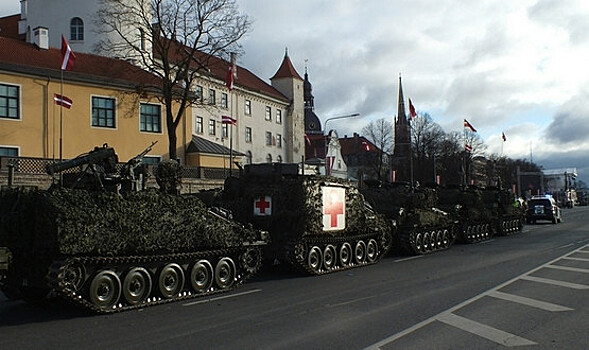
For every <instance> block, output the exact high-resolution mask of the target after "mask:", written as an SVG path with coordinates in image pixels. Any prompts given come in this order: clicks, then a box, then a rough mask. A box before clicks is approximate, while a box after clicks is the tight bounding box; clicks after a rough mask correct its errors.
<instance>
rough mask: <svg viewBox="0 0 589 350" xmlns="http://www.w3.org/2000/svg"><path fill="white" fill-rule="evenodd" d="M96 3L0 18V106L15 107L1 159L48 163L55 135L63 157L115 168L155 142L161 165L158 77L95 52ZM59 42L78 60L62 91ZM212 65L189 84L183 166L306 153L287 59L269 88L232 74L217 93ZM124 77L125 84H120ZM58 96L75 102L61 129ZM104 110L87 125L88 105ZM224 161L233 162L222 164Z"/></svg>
mask: <svg viewBox="0 0 589 350" xmlns="http://www.w3.org/2000/svg"><path fill="white" fill-rule="evenodd" d="M99 3H100V2H99V1H94V0H59V1H54V2H52V3H48V2H47V1H43V0H22V1H21V14H20V15H14V16H6V17H2V18H0V37H2V36H4V37H3V38H1V40H3V45H2V47H3V50H2V52H0V90H1V89H4V90H1V91H0V101H2V99H4V101H7V103H17V104H18V108H17V109H18V110H17V111H16V113H17V114H18V115H19V117H18V118H16V119H15V118H12V117H6V116H2V115H1V114H0V123H2V130H6V132H4V133H3V134H2V135H0V145H4V146H2V147H10V151H7V152H8V153H11V154H13V153H15V150H16V153H18V155H21V156H28V157H55V156H56V153H57V152H56V151H53V150H54V149H55V148H56V146H55V143H56V142H57V143H59V141H55V139H56V136H55V135H56V134H59V133H60V131H61V133H62V137H61V139H62V140H63V149H62V156H63V157H64V158H71V157H74V156H76V155H78V154H80V153H82V152H85V151H87V150H88V149H90V148H91V147H93V146H95V145H101V144H103V143H105V142H107V143H108V144H109V145H112V146H115V147H116V149H117V152H118V153H119V156H120V157H121V158H122V160H124V159H126V157H127V156H129V157H130V156H132V155H133V154H134V153H133V152H134V150H136V149H140V148H142V147H140V146H141V145H144V144H149V143H150V142H151V141H152V140H158V144H157V145H156V147H155V148H154V150H153V151H152V152H151V153H150V155H154V156H155V157H158V158H161V159H166V158H168V156H169V155H168V152H167V144H168V137H167V134H166V133H167V131H166V130H167V127H166V125H165V118H163V115H164V112H165V111H163V110H162V108H163V106H162V104H161V103H159V102H158V99H159V100H161V96H159V95H158V93H157V82H154V80H155V79H157V78H155V76H153V75H151V74H149V73H147V72H146V71H143V70H141V69H139V68H137V67H135V66H133V64H132V63H134V61H133V60H132V59H128V57H127V58H125V59H117V58H114V57H111V58H107V57H104V56H105V55H106V54H105V55H101V53H100V52H96V48H97V43H98V42H99V40H98V34H97V33H100V32H101V28H99V27H97V26H98V24H97V23H96V22H95V18H94V17H95V14H96V12H97V11H98V10H99V8H98V4H99ZM141 30H143V29H141V28H129V30H128V33H129V36H130V38H132V39H133V40H140V39H141V36H140V33H141ZM61 35H64V37H65V38H66V39H68V41H69V44H70V46H71V48H72V50H73V51H74V52H75V53H76V55H77V58H76V62H75V65H74V68H73V70H72V71H65V72H64V76H63V84H61V82H60V81H61V79H60V69H59V67H60V52H59V50H58V49H57V48H59V47H60V45H61ZM103 39H104V38H103ZM6 45H9V46H6ZM10 46H15V47H18V50H22V51H26V52H27V53H26V54H27V55H28V56H26V59H25V58H24V57H18V56H15V55H13V54H12V53H11V52H8V50H6V49H4V48H8V47H10ZM148 49H149V48H148ZM15 50H16V49H15ZM95 61H100V64H97V63H96V62H95ZM211 62H212V64H211V67H209V74H208V75H207V76H206V77H205V76H202V77H201V78H198V79H197V81H196V83H195V84H194V86H192V87H191V89H193V92H194V94H195V95H196V96H197V98H198V99H201V101H200V102H203V103H195V104H194V105H193V106H190V107H188V108H187V110H186V113H185V115H184V117H183V119H182V121H181V124H180V125H179V126H178V128H177V130H176V137H177V139H178V150H177V156H178V158H180V160H181V161H182V162H183V163H184V164H186V165H194V166H207V167H218V168H224V167H228V166H229V167H230V166H232V165H233V166H234V164H233V163H234V162H240V163H261V162H300V161H301V160H302V159H303V156H304V148H305V139H304V91H303V90H304V89H303V79H302V78H301V77H300V76H299V74H298V73H297V72H296V69H295V68H294V66H293V64H292V62H291V60H290V58H289V56H288V54H285V56H284V58H283V60H282V62H281V64H280V66H279V68H278V70H277V72H276V74H275V75H274V76H273V77H272V78H271V79H270V84H268V83H267V82H265V81H264V80H262V79H260V78H259V77H257V76H256V75H255V74H253V73H252V72H250V71H249V70H248V69H246V68H244V67H241V66H237V65H236V66H235V72H236V75H235V83H234V88H233V89H231V90H230V89H228V88H227V87H226V86H225V77H226V75H225V74H226V71H227V67H228V66H229V65H230V64H231V63H230V62H227V61H224V60H221V59H218V58H213V59H212V60H211ZM112 67H118V69H119V70H118V71H117V70H116V69H114V70H113V69H112ZM123 70H124V71H125V75H124V79H121V77H122V76H123V75H122V73H121V72H122V71H123ZM129 72H133V74H134V75H133V74H130V73H129ZM144 80H149V82H146V81H144ZM41 82H43V83H41ZM147 86H151V87H154V89H153V91H144V90H145V87H147ZM62 87H63V95H65V96H67V97H69V98H71V99H72V100H74V104H73V106H72V107H71V109H69V110H65V111H63V110H61V111H60V113H63V115H62V119H61V120H62V121H63V127H62V128H57V127H56V126H54V121H53V118H55V117H54V114H55V113H57V111H56V107H55V106H54V105H53V100H52V96H53V95H52V94H53V93H59V92H61V88H62ZM2 91H4V95H2V93H3V92H2ZM6 91H7V92H6ZM14 93H17V94H18V97H17V98H16V99H15V98H14V97H12V96H11V95H10V94H14ZM41 95H42V96H41ZM123 96H124V98H123ZM40 97H42V98H40ZM103 102H104V103H106V104H107V105H108V106H109V107H108V108H106V109H107V111H103V110H100V111H101V112H100V113H106V114H109V115H111V114H112V115H114V116H115V117H110V119H112V120H110V121H101V122H98V123H106V124H107V125H93V124H92V123H93V121H92V120H93V119H92V118H94V117H93V116H94V115H95V114H96V113H98V114H100V113H99V112H98V111H99V108H98V107H95V106H94V105H93V103H96V104H98V103H103ZM0 103H1V102H0ZM144 104H148V105H149V106H144ZM152 105H155V106H159V108H160V109H159V119H158V118H155V119H157V120H159V124H158V125H157V127H156V126H153V125H152V126H145V123H143V124H141V120H142V119H141V118H142V114H141V111H142V110H143V111H144V115H145V116H147V115H151V114H154V115H158V114H157V113H158V111H157V110H158V108H157V107H154V106H152ZM110 106H114V107H110ZM11 108H12V107H11ZM133 108H135V109H136V110H135V109H133ZM0 109H1V107H0ZM150 113H151V114H150ZM6 114H7V113H6ZM72 115H76V117H75V118H74V117H71V116H72ZM223 116H230V117H231V118H233V119H234V120H235V125H232V124H223V122H222V118H223ZM145 118H147V117H145ZM145 118H144V119H145ZM149 118H150V119H149V120H150V121H151V120H155V119H154V118H152V117H149ZM58 119H59V118H58ZM29 123H31V124H29ZM57 124H59V123H57ZM56 128H57V129H56ZM155 130H157V132H156V131H155ZM59 139H60V137H57V140H59ZM89 147H90V148H89ZM58 148H59V147H58ZM7 149H8V148H7ZM231 153H232V154H233V156H234V158H233V161H230V159H229V155H230V154H231Z"/></svg>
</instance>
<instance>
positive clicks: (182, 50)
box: [154, 44, 289, 102]
mask: <svg viewBox="0 0 589 350" xmlns="http://www.w3.org/2000/svg"><path fill="white" fill-rule="evenodd" d="M189 51H190V48H186V47H184V46H182V45H180V44H176V47H171V48H170V49H169V50H168V55H169V56H171V59H172V60H174V59H176V60H178V61H181V60H183V59H184V57H185V56H184V55H185V54H187V53H188V52H189ZM154 55H156V57H157V52H154ZM193 56H195V60H194V61H193V62H192V64H191V66H192V67H193V68H194V69H195V70H200V73H201V74H206V73H205V72H204V71H203V70H202V65H200V64H199V63H198V62H197V61H199V62H205V63H204V65H206V67H207V68H208V69H209V70H210V72H209V74H210V75H211V76H212V77H213V78H215V79H218V80H221V81H225V78H226V75H227V69H228V68H229V66H230V65H231V63H230V62H228V61H226V60H223V59H221V58H218V57H215V56H208V55H207V54H206V53H204V52H202V51H197V52H196V53H195V55H193ZM236 71H237V78H235V80H234V82H233V86H234V87H240V88H242V89H245V90H249V91H251V92H257V93H261V94H265V95H268V96H270V97H273V98H276V99H279V100H282V101H284V102H289V99H288V98H287V97H286V96H284V95H283V94H282V93H281V92H280V91H278V90H277V89H276V88H274V87H273V86H272V85H269V84H268V83H266V82H264V81H263V80H262V79H260V78H259V77H258V76H256V75H255V74H253V73H252V72H250V71H249V70H247V69H246V68H243V67H240V66H236Z"/></svg>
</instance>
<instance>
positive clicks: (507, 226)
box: [483, 187, 525, 236]
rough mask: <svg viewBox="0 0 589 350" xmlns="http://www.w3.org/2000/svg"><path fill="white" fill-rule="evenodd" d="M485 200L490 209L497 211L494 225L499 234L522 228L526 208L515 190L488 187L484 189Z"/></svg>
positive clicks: (503, 234) (514, 231)
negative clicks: (514, 192)
mask: <svg viewBox="0 0 589 350" xmlns="http://www.w3.org/2000/svg"><path fill="white" fill-rule="evenodd" d="M483 201H484V202H485V205H486V207H487V208H488V209H489V210H492V211H494V212H495V213H496V219H495V223H494V226H495V232H496V233H497V235H501V236H506V235H511V234H514V233H517V232H520V231H521V230H522V228H523V226H524V220H525V210H524V208H523V207H522V205H521V203H520V202H519V201H517V200H516V198H515V195H514V194H513V192H511V191H508V190H504V189H501V188H497V187H487V188H485V189H484V190H483Z"/></svg>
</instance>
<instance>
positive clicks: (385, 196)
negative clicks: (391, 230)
mask: <svg viewBox="0 0 589 350" xmlns="http://www.w3.org/2000/svg"><path fill="white" fill-rule="evenodd" d="M361 192H362V194H363V195H364V197H365V198H366V200H367V201H368V202H369V203H370V205H371V206H372V207H373V208H374V210H375V211H376V212H378V213H382V214H384V215H385V216H386V217H387V218H388V220H389V223H390V224H391V225H395V226H396V228H397V229H396V236H395V240H394V241H395V242H398V244H399V247H400V248H401V249H402V250H403V251H405V252H406V253H409V254H419V255H421V254H427V253H431V252H435V251H438V250H443V249H447V248H449V247H450V246H451V245H452V244H453V243H454V240H455V238H456V237H455V233H454V225H455V222H454V221H453V220H452V217H451V216H450V215H448V213H446V212H444V211H443V210H441V209H439V208H437V198H436V197H437V194H436V192H435V190H434V189H431V188H420V189H411V187H410V186H409V184H407V183H392V184H380V183H366V184H365V188H363V189H362V190H361Z"/></svg>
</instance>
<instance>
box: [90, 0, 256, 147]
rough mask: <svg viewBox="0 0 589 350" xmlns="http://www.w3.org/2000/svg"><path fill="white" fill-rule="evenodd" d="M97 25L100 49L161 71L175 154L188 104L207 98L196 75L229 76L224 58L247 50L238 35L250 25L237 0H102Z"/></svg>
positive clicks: (161, 94)
mask: <svg viewBox="0 0 589 350" xmlns="http://www.w3.org/2000/svg"><path fill="white" fill-rule="evenodd" d="M97 27H98V28H101V29H100V30H99V31H100V33H99V34H102V37H103V38H104V39H103V40H101V42H100V43H99V44H98V45H97V50H98V51H99V52H100V53H101V54H106V55H109V56H113V57H121V58H125V59H129V60H132V61H134V62H135V64H136V65H137V66H139V67H141V68H143V69H146V70H148V71H150V72H152V73H153V74H155V75H156V76H157V77H159V79H160V82H158V85H157V86H155V88H156V91H157V92H158V93H159V94H158V95H159V97H158V98H159V99H160V102H161V103H162V104H163V105H164V107H165V120H166V126H167V130H168V138H169V157H170V159H175V158H176V157H177V148H176V143H177V135H176V129H177V127H178V125H179V123H180V121H181V120H182V118H183V117H184V115H185V112H186V109H187V107H188V106H190V105H193V104H198V103H203V102H202V99H201V98H199V97H200V96H196V95H195V94H194V93H193V92H192V91H193V88H194V85H195V82H196V80H197V79H203V78H204V79H212V78H213V77H215V76H216V77H217V79H218V77H219V76H220V77H221V79H224V77H225V76H224V75H223V69H224V70H225V71H227V69H228V63H227V62H219V61H220V59H225V60H228V58H229V56H230V53H236V54H239V53H241V52H242V48H241V46H240V45H239V43H238V41H239V40H240V39H241V38H242V37H243V36H244V35H245V34H246V33H247V31H248V30H249V27H250V21H249V19H248V17H247V16H246V15H242V14H240V13H239V11H238V8H237V4H236V2H235V0H101V9H100V11H99V13H98V16H97ZM214 64H216V65H217V67H213V65H214ZM219 65H223V66H222V67H219Z"/></svg>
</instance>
